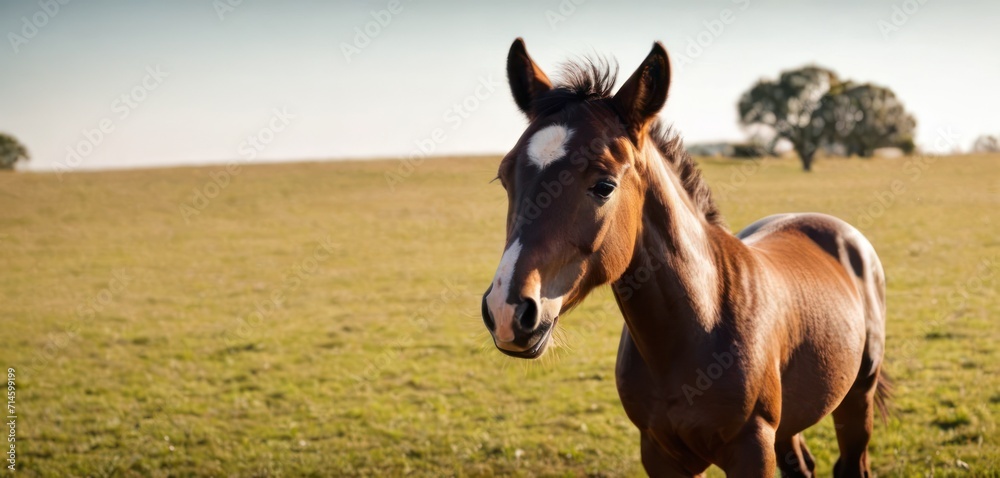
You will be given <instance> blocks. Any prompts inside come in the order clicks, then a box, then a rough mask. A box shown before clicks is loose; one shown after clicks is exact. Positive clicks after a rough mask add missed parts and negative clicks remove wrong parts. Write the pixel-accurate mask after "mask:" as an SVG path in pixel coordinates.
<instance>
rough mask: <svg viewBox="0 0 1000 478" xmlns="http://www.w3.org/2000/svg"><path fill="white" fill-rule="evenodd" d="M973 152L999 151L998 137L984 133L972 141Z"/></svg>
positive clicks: (999, 142)
mask: <svg viewBox="0 0 1000 478" xmlns="http://www.w3.org/2000/svg"><path fill="white" fill-rule="evenodd" d="M972 152H973V153H1000V137H997V136H992V135H988V134H984V135H982V136H980V137H978V138H976V142H975V143H972Z"/></svg>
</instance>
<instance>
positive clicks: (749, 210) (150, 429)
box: [0, 156, 1000, 476]
mask: <svg viewBox="0 0 1000 478" xmlns="http://www.w3.org/2000/svg"><path fill="white" fill-rule="evenodd" d="M496 163H497V158H451V159H438V160H428V161H426V162H424V163H422V164H419V165H415V167H413V168H412V170H411V168H408V167H406V165H403V164H401V163H399V162H397V161H379V162H341V163H305V164H281V165H253V166H243V167H242V168H240V169H239V170H236V171H229V172H227V171H226V168H225V166H215V167H205V168H180V169H161V170H138V171H110V172H99V173H78V174H75V173H74V174H64V175H62V176H57V175H55V174H0V198H2V201H0V204H2V206H3V207H2V208H0V245H2V252H0V268H2V270H3V271H4V272H3V274H2V275H0V282H2V286H0V294H2V296H0V303H2V306H0V311H2V315H0V320H2V325H0V330H2V332H0V337H2V339H0V366H2V367H3V368H4V369H6V368H7V367H13V368H14V369H15V370H16V377H17V378H16V383H17V386H16V389H17V390H16V392H17V396H16V398H17V399H16V401H17V412H18V413H17V416H18V418H17V439H18V441H17V447H18V448H17V450H18V456H17V458H18V462H17V466H18V468H19V469H20V470H22V471H23V472H27V474H28V475H29V476H30V475H42V476H63V475H91V476H111V475H114V476H167V475H205V476H219V475H240V476H276V475H285V476H298V475H315V476H325V475H355V474H360V475H374V476H385V475H397V474H403V473H410V474H415V475H427V476H441V475H512V474H513V475H568V476H577V475H584V474H587V475H594V476H621V475H624V476H637V475H642V470H641V466H640V464H639V451H638V434H637V432H636V431H635V430H634V428H633V427H632V425H631V424H630V423H629V421H628V420H627V418H626V417H625V414H624V412H623V411H622V409H621V406H620V404H619V402H618V397H617V393H616V391H615V385H614V361H615V351H616V349H617V345H618V336H619V333H620V331H621V327H622V320H621V317H620V315H619V313H618V311H617V309H616V307H615V306H614V302H613V299H612V298H611V295H610V293H609V291H608V290H606V289H605V290H600V291H598V292H597V293H596V294H594V295H592V296H591V297H590V298H589V299H588V300H587V301H586V302H585V303H584V305H583V306H581V307H580V308H579V309H577V310H576V311H574V312H573V313H571V314H569V315H568V316H566V317H565V318H563V320H561V321H560V324H559V327H560V330H559V337H558V339H559V342H560V343H561V346H560V347H558V348H556V349H555V350H552V351H550V352H549V353H548V354H547V355H546V356H545V357H543V359H542V360H540V361H536V362H525V361H516V360H514V359H509V358H506V357H503V356H502V355H501V354H500V353H499V352H497V351H496V350H494V348H493V346H492V343H491V342H490V340H489V337H488V335H487V333H486V330H485V328H484V326H483V324H482V320H481V318H480V312H479V309H480V302H479V300H480V296H481V294H482V292H483V290H484V289H485V287H486V286H487V284H488V282H489V280H490V278H491V277H492V276H493V272H494V270H495V268H496V266H497V262H498V260H499V256H500V253H501V248H502V240H503V235H504V231H503V221H504V211H505V209H506V199H505V196H504V194H503V191H502V189H501V188H500V186H499V185H497V184H489V181H490V179H492V178H493V176H494V175H495V172H496ZM702 163H703V167H704V170H705V173H706V175H707V177H708V180H709V183H710V184H711V185H712V186H713V189H714V190H715V191H716V193H717V197H718V199H719V202H720V206H721V207H722V210H723V213H724V214H725V216H726V219H727V221H728V223H729V224H730V226H731V227H732V229H733V230H737V229H739V228H740V227H742V226H744V225H746V224H749V223H750V222H752V221H753V220H755V219H757V218H759V217H762V216H765V215H768V214H772V213H777V212H788V211H821V212H826V213H830V214H834V215H837V216H840V217H842V218H844V219H846V220H848V221H849V222H852V223H854V224H855V225H857V226H858V227H859V228H860V229H861V230H862V231H863V232H864V233H865V234H866V235H867V236H868V237H869V238H870V239H871V241H872V243H873V244H874V245H875V247H876V249H877V250H878V252H879V253H880V255H881V257H882V260H883V262H884V264H885V267H886V270H887V274H888V278H889V283H888V288H889V297H888V302H889V305H888V307H889V324H888V329H889V332H888V334H889V338H888V348H887V360H888V370H889V372H890V373H891V374H892V375H893V377H894V378H895V380H896V384H897V388H896V402H895V404H896V415H895V416H894V417H893V418H892V419H891V420H890V422H889V425H888V426H882V425H881V424H879V425H877V426H876V433H875V437H874V442H873V444H872V461H873V466H874V468H875V470H877V472H878V474H879V475H880V476H923V475H925V474H927V473H929V472H931V471H933V473H934V475H935V476H941V475H945V476H948V475H952V474H955V475H961V476H965V475H967V474H969V473H970V472H969V471H966V470H965V469H964V467H963V465H967V466H968V468H970V469H971V473H972V474H974V475H978V476H997V474H998V473H1000V471H997V470H1000V430H998V421H1000V419H998V416H1000V360H998V359H1000V352H998V347H997V343H998V341H1000V327H998V317H1000V301H998V295H997V290H998V286H997V283H998V276H1000V213H998V210H1000V157H996V156H993V157H986V156H978V157H977V156H963V157H952V158H939V159H935V158H900V159H893V160H876V161H861V160H849V161H848V160H832V159H831V160H826V161H822V162H820V163H819V164H818V165H817V166H816V169H817V170H816V171H815V172H814V173H813V174H804V173H802V172H800V170H799V166H798V165H797V164H796V163H795V162H792V161H787V160H773V161H766V162H764V163H752V162H735V161H730V160H714V159H709V160H705V161H703V162H702ZM387 174H388V175H389V176H390V178H392V181H391V182H393V183H394V184H392V187H390V184H389V182H388V181H387ZM806 437H807V439H808V441H809V445H810V447H811V449H812V451H813V452H814V453H815V454H816V455H817V457H818V459H819V467H820V470H821V474H824V475H828V474H829V473H830V467H831V462H832V460H833V459H835V457H836V443H835V440H834V437H833V433H832V425H831V422H830V420H829V419H827V420H825V421H824V422H822V423H821V424H820V425H818V426H817V427H815V428H814V429H813V430H811V431H809V432H807V435H806ZM958 460H960V462H959V461H958ZM5 465H6V463H5ZM716 471H717V470H716ZM716 475H719V473H716Z"/></svg>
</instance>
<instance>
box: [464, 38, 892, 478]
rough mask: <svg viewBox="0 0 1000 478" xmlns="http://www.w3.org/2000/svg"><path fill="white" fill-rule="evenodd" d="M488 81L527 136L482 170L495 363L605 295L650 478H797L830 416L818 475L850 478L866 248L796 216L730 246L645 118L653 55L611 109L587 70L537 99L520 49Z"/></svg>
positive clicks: (657, 95) (869, 356) (655, 91)
mask: <svg viewBox="0 0 1000 478" xmlns="http://www.w3.org/2000/svg"><path fill="white" fill-rule="evenodd" d="M507 74H508V78H509V82H510V87H511V90H512V93H513V96H514V101H515V102H516V103H517V105H518V107H519V108H520V109H521V110H522V111H523V112H524V113H525V114H526V115H527V117H528V120H529V122H530V124H529V126H528V128H527V130H526V131H525V132H524V134H523V135H522V136H521V138H520V140H519V141H518V142H517V144H516V145H515V146H514V148H513V149H512V150H511V151H510V153H508V154H507V155H506V156H505V157H504V158H503V160H502V161H501V162H500V167H499V174H498V176H499V179H500V182H501V184H502V185H503V187H504V188H505V189H506V191H507V197H508V211H507V242H506V248H505V250H504V253H503V257H502V259H501V260H500V266H499V267H498V268H497V272H496V276H495V277H494V279H493V282H492V283H491V284H490V287H489V289H487V291H486V294H485V295H484V296H483V306H482V309H483V321H484V322H485V323H486V327H487V328H488V329H489V330H490V333H491V334H492V336H493V340H494V343H495V344H496V346H497V348H498V349H500V351H502V352H503V353H505V354H507V355H511V356H514V357H521V358H535V357H538V356H539V355H541V354H542V353H543V352H544V350H545V347H546V345H547V344H548V342H549V337H550V335H551V333H552V330H553V328H555V326H556V323H557V322H558V320H559V317H560V315H561V314H563V313H565V312H566V311H568V310H569V309H571V308H572V307H574V306H575V305H577V304H578V303H579V302H580V301H581V300H583V298H584V297H585V296H586V295H587V294H588V293H589V292H590V291H591V290H592V289H593V288H594V287H597V286H600V285H603V284H609V283H610V284H612V287H613V291H614V294H615V298H616V299H617V302H618V306H619V308H620V309H621V312H622V315H623V316H624V317H625V326H624V329H623V330H622V336H621V343H620V345H619V348H618V365H617V373H616V375H617V384H618V392H619V395H620V397H621V400H622V404H623V405H624V407H625V411H626V412H627V414H628V416H629V418H630V419H631V420H632V422H633V423H634V424H635V426H636V427H638V428H639V432H640V441H641V449H642V463H643V466H644V467H645V468H646V471H647V472H648V473H649V474H650V475H652V476H697V475H699V474H701V473H703V472H704V471H705V470H706V469H707V468H708V466H709V465H711V464H715V465H718V466H720V467H721V468H722V469H723V470H725V471H726V473H727V475H729V476H772V475H773V473H774V469H775V466H778V467H779V468H780V469H781V471H782V473H783V474H784V475H790V476H811V475H812V472H813V469H814V463H813V459H812V456H811V455H810V453H809V450H808V449H807V448H806V444H805V441H804V439H803V438H802V434H801V432H802V431H803V430H805V429H806V428H808V427H809V426H811V425H813V424H815V423H817V422H818V421H819V420H820V419H822V418H823V417H824V416H826V415H827V414H828V413H831V412H832V413H833V417H834V422H835V425H836V433H837V442H838V445H839V447H840V458H839V459H838V460H837V464H836V466H835V471H834V473H835V474H836V476H867V474H868V457H867V447H868V441H869V439H870V438H871V434H872V427H873V416H874V408H875V407H876V406H877V407H878V408H880V409H881V411H882V412H883V414H884V411H885V410H884V408H885V400H886V392H887V388H886V387H887V385H888V382H887V381H886V379H885V376H884V375H883V374H881V373H880V372H881V367H882V353H883V347H884V343H885V278H884V273H883V270H882V265H881V263H880V262H879V259H878V257H877V256H876V255H875V250H874V249H873V248H872V246H871V244H870V243H869V242H868V241H867V240H866V239H865V238H864V237H863V236H862V235H861V234H860V233H859V232H858V231H857V230H856V229H854V228H853V227H851V226H850V225H848V224H847V223H845V222H843V221H841V220H839V219H836V218H834V217H830V216H826V215H823V214H813V213H804V214H783V215H777V216H771V217H767V218H764V219H761V220H760V221H757V222H755V223H753V224H751V225H750V226H748V227H747V228H746V229H744V230H743V231H742V232H740V233H739V234H737V235H735V236H734V235H733V234H731V233H730V232H729V231H728V230H727V229H726V228H725V226H724V224H723V223H722V220H721V217H720V215H719V212H718V209H717V208H716V206H715V204H714V202H713V200H712V195H711V192H710V190H709V189H708V186H706V184H705V182H704V181H703V180H702V178H701V173H700V171H699V170H698V168H697V166H696V165H695V163H694V161H693V160H692V159H691V158H690V156H688V155H687V154H686V153H685V152H684V151H683V148H682V146H681V142H680V140H679V139H678V138H677V137H675V136H674V135H672V134H670V133H669V131H667V130H665V129H664V128H663V127H661V126H660V124H659V121H658V120H657V119H656V115H657V113H658V112H659V111H660V109H661V108H662V107H663V105H664V103H665V102H666V99H667V90H668V87H669V84H670V62H669V59H668V57H667V52H666V51H665V50H664V48H663V46H662V45H661V44H659V43H656V44H655V45H654V46H653V50H652V52H650V54H649V55H648V56H647V57H646V59H645V60H644V61H643V62H642V64H641V65H640V66H639V68H638V69H637V70H636V71H635V73H633V74H632V76H631V77H629V79H628V80H627V81H626V82H625V83H624V85H623V86H622V87H621V88H620V89H619V90H618V92H617V93H616V94H614V95H611V87H612V85H613V84H614V81H615V79H614V77H615V72H612V71H611V68H609V67H607V65H606V64H603V63H593V62H591V63H587V64H584V65H576V66H573V65H571V66H569V67H568V68H567V71H566V74H565V75H564V77H565V78H564V83H563V84H557V85H553V83H552V82H551V81H550V80H549V78H548V77H547V76H546V75H545V73H543V72H542V70H541V69H540V68H539V67H538V66H537V65H536V64H535V63H534V61H532V60H531V58H530V57H529V56H528V53H527V51H526V50H525V46H524V42H523V41H521V39H517V40H516V41H515V42H514V44H513V45H512V46H511V49H510V54H509V56H508V58H507Z"/></svg>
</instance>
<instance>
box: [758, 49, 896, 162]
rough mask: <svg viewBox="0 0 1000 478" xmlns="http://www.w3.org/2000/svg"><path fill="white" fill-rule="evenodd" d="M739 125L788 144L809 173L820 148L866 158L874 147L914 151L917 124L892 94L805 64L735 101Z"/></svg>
mask: <svg viewBox="0 0 1000 478" xmlns="http://www.w3.org/2000/svg"><path fill="white" fill-rule="evenodd" d="M738 109H739V115H740V123H742V124H743V125H744V126H750V125H763V126H766V127H768V128H770V130H772V131H773V132H774V136H775V140H778V139H785V140H787V141H789V142H790V143H791V144H792V146H793V147H794V148H795V152H796V153H798V155H799V158H800V159H801V161H802V168H803V169H804V170H806V171H809V170H811V169H812V163H813V158H814V156H815V154H816V151H818V150H819V149H820V148H825V149H828V150H831V151H840V152H842V153H843V154H847V155H852V154H856V155H859V156H864V157H870V156H871V155H872V154H873V153H874V151H875V149H877V148H881V147H887V146H895V147H899V148H901V149H903V151H904V152H907V153H909V152H912V150H913V144H914V143H913V131H914V129H915V128H916V120H915V119H914V118H913V116H912V115H911V114H909V113H908V112H907V111H906V109H905V108H904V107H903V104H902V102H900V101H899V99H898V98H897V97H896V95H895V93H893V92H892V90H890V89H888V88H885V87H882V86H877V85H873V84H855V83H853V82H850V81H844V80H841V79H840V78H839V77H838V76H837V74H836V73H834V72H833V71H832V70H829V69H827V68H822V67H818V66H806V67H803V68H799V69H796V70H789V71H785V72H783V73H781V75H780V76H779V77H778V79H777V80H761V81H758V82H757V83H756V84H755V85H753V87H751V88H750V90H748V91H747V92H746V93H744V94H743V96H742V97H741V98H740V101H739V104H738Z"/></svg>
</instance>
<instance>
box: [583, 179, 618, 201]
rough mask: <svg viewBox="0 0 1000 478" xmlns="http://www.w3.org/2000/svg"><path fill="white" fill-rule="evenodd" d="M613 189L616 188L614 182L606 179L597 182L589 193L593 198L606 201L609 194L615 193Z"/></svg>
mask: <svg viewBox="0 0 1000 478" xmlns="http://www.w3.org/2000/svg"><path fill="white" fill-rule="evenodd" d="M615 187H617V185H616V184H615V183H614V182H612V181H610V180H607V179H602V180H600V181H598V182H597V184H595V185H594V187H592V188H590V192H592V193H593V194H594V196H597V197H599V198H601V199H607V198H608V197H609V196H611V193H613V192H615Z"/></svg>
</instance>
